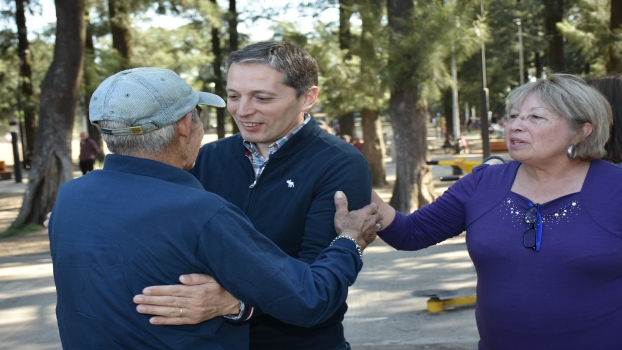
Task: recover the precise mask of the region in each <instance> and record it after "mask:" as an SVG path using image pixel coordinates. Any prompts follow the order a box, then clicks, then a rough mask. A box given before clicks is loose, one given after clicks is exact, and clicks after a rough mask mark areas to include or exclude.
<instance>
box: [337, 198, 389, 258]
mask: <svg viewBox="0 0 622 350" xmlns="http://www.w3.org/2000/svg"><path fill="white" fill-rule="evenodd" d="M335 207H336V209H337V211H336V212H335V230H336V231H337V234H339V235H343V236H349V237H351V238H354V240H356V243H357V244H358V245H359V246H360V247H361V249H365V248H366V247H367V245H369V244H370V243H371V242H373V241H374V240H375V239H376V232H377V231H378V230H379V229H380V228H381V226H380V224H378V223H379V222H380V221H381V220H382V215H381V214H379V213H378V205H377V204H375V203H372V204H369V205H367V206H365V207H363V208H361V209H359V210H353V211H351V212H348V199H347V198H346V195H345V194H344V193H343V192H341V191H337V192H336V193H335Z"/></svg>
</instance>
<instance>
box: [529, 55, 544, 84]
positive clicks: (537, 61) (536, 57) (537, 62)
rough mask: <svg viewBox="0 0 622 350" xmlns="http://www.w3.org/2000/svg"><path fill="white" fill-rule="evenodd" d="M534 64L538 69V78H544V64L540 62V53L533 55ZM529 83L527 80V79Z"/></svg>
mask: <svg viewBox="0 0 622 350" xmlns="http://www.w3.org/2000/svg"><path fill="white" fill-rule="evenodd" d="M533 64H534V68H535V69H536V78H538V79H540V78H541V77H542V62H541V61H540V52H539V51H536V52H534V55H533ZM525 81H527V79H525Z"/></svg>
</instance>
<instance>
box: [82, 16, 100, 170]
mask: <svg viewBox="0 0 622 350" xmlns="http://www.w3.org/2000/svg"><path fill="white" fill-rule="evenodd" d="M85 22H86V39H85V44H84V72H83V76H84V84H83V85H84V109H85V111H86V120H87V123H86V129H87V130H86V132H88V134H89V136H90V137H91V139H93V141H95V143H96V144H97V145H98V146H99V153H97V156H96V157H95V159H97V160H98V161H100V162H103V161H104V157H105V154H104V141H103V140H102V135H101V133H100V132H99V130H97V128H96V127H95V125H93V124H91V123H90V122H89V103H90V102H91V96H93V92H95V89H97V85H98V84H99V81H98V79H97V72H96V66H97V63H95V45H94V43H93V25H92V24H91V20H90V16H89V15H88V13H87V17H86V20H85Z"/></svg>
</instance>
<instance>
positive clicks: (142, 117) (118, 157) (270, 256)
mask: <svg viewBox="0 0 622 350" xmlns="http://www.w3.org/2000/svg"><path fill="white" fill-rule="evenodd" d="M198 105H211V106H217V107H224V105H225V103H224V101H223V100H222V99H221V98H220V97H218V96H215V95H212V94H209V93H205V92H197V91H194V90H193V89H192V88H191V87H190V86H189V85H188V84H186V83H185V82H184V81H183V80H182V79H181V78H180V77H179V76H178V75H177V74H175V73H174V72H172V71H170V70H166V69H160V68H135V69H130V70H126V71H123V72H120V73H117V74H115V75H114V76H112V77H109V78H108V79H106V80H105V81H104V82H103V83H102V84H101V85H100V86H99V87H98V89H97V90H96V91H95V93H94V94H93V97H92V99H91V103H90V107H89V108H90V119H91V122H92V123H93V124H95V125H96V126H97V127H98V129H99V130H100V131H101V132H102V136H103V138H104V141H105V142H106V144H107V146H108V149H109V150H110V151H111V152H112V153H113V154H110V155H108V156H107V157H106V159H105V162H104V168H103V170H100V171H95V172H91V173H89V174H87V175H85V176H82V177H80V178H78V179H75V180H72V181H69V182H67V183H66V184H64V185H63V186H62V187H61V189H60V191H59V194H58V198H57V201H56V204H55V206H54V211H53V213H52V216H51V218H50V222H49V235H50V249H51V253H52V261H53V268H54V281H55V283H56V291H57V298H58V299H57V307H56V315H57V320H58V327H59V332H60V337H61V342H62V344H63V348H66V349H94V348H97V349H112V348H115V349H116V348H127V349H145V348H154V349H198V348H208V349H246V348H248V325H246V324H229V323H228V322H227V320H226V319H225V318H222V317H218V318H215V319H212V320H210V321H207V322H203V323H201V324H199V325H193V326H179V327H170V326H165V327H156V326H153V325H151V324H150V323H149V317H148V316H145V315H142V314H139V313H137V312H136V311H135V305H134V304H133V303H132V297H133V296H134V295H135V294H139V293H140V292H141V291H142V290H143V288H145V287H146V286H150V285H154V284H173V283H176V282H177V281H176V279H177V277H178V276H179V275H181V274H183V273H189V272H190V273H205V274H209V275H211V276H214V278H215V279H216V281H217V282H218V283H219V284H221V285H222V286H223V287H225V288H226V289H227V290H228V291H229V292H231V293H232V294H233V295H234V296H236V297H237V298H240V299H241V300H244V301H245V302H248V303H251V304H252V305H255V306H258V307H261V309H262V310H264V311H265V312H267V313H268V314H271V315H273V316H274V317H276V318H278V319H281V320H283V321H285V322H288V323H292V324H298V325H303V326H305V325H306V326H309V325H312V324H314V323H317V322H322V321H323V320H325V319H327V318H328V317H330V316H331V315H332V313H333V312H334V309H335V308H336V307H338V306H339V305H341V304H342V303H343V301H344V300H345V298H346V295H347V289H348V286H349V285H351V284H352V283H353V282H354V280H355V278H356V275H357V273H358V271H359V270H360V268H361V266H362V261H361V259H360V254H361V251H362V249H364V248H365V247H366V245H367V244H368V243H369V242H371V241H373V239H374V237H375V229H373V227H374V225H375V223H376V221H377V219H379V218H378V217H377V215H375V209H376V208H375V206H370V207H368V208H364V209H362V210H360V211H359V212H358V214H359V215H358V218H357V219H354V220H348V221H346V220H342V219H341V218H342V217H345V215H343V214H344V213H346V212H347V203H346V202H345V198H343V196H341V195H340V194H337V195H336V196H335V203H336V205H337V209H338V210H337V214H336V219H335V225H336V228H337V231H338V232H340V234H341V235H342V237H341V238H346V239H338V240H335V241H334V244H333V245H331V246H330V247H328V248H326V249H325V250H324V251H323V252H322V253H321V254H320V256H319V257H318V259H317V260H316V261H315V262H314V263H313V264H311V265H308V264H306V263H304V262H300V261H298V260H295V259H293V258H291V257H289V256H288V255H287V254H285V253H284V252H282V251H281V250H280V249H279V248H278V247H277V246H276V245H275V244H274V243H272V242H271V241H270V240H269V239H267V238H266V237H265V236H264V235H262V234H261V233H259V232H257V231H256V230H255V229H254V228H253V226H252V224H251V223H250V222H249V220H248V219H247V218H246V216H245V215H244V213H242V212H241V211H240V210H239V209H238V208H237V207H236V206H234V205H232V204H230V203H228V202H226V201H225V200H223V199H222V198H221V197H219V196H217V195H214V194H212V193H210V192H207V191H205V190H204V189H203V187H202V186H201V184H200V183H199V182H198V180H196V178H195V177H194V176H192V175H191V174H189V173H188V172H187V171H186V170H188V169H190V168H192V166H193V164H194V161H195V159H196V156H197V153H198V150H199V147H200V144H201V140H202V137H203V125H202V123H201V120H200V118H199V113H200V108H199V107H198ZM78 218H79V220H78ZM240 308H241V305H236V307H234V308H232V309H231V310H230V311H229V313H231V314H238V311H239V309H240ZM179 317H180V318H183V317H184V309H183V308H179Z"/></svg>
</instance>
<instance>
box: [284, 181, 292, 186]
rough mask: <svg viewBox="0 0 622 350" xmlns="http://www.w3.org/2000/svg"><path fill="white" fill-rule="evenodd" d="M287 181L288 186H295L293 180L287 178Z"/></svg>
mask: <svg viewBox="0 0 622 350" xmlns="http://www.w3.org/2000/svg"><path fill="white" fill-rule="evenodd" d="M285 182H287V187H294V181H292V180H287V181H285Z"/></svg>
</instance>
